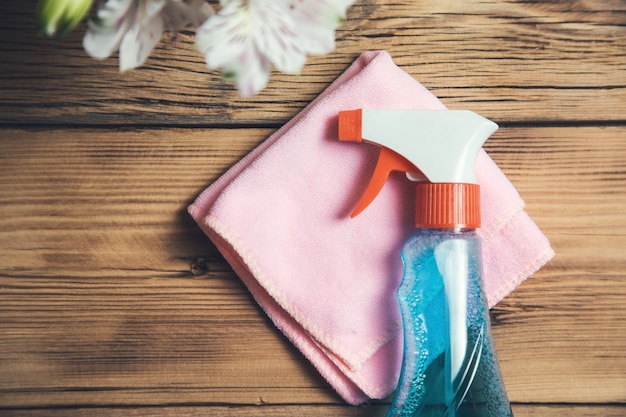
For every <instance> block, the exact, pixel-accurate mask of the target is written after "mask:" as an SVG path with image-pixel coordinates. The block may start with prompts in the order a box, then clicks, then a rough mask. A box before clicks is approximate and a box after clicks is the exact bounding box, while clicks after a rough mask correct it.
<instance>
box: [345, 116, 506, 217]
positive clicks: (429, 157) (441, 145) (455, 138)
mask: <svg viewBox="0 0 626 417" xmlns="http://www.w3.org/2000/svg"><path fill="white" fill-rule="evenodd" d="M497 129H498V125H496V124H495V123H493V122H492V121H491V120H488V119H485V118H484V117H482V116H479V115H478V114H476V113H474V112H471V111H468V110H371V109H359V110H347V111H341V112H339V140H341V141H348V142H362V141H366V142H371V143H374V144H377V145H379V146H381V150H380V154H379V157H378V162H377V164H376V168H375V169H374V174H373V175H372V178H371V180H370V182H369V184H368V186H367V188H366V190H365V193H364V194H363V196H362V197H361V200H360V201H359V203H358V204H357V206H356V208H355V209H354V211H353V213H352V215H351V217H355V216H357V215H358V214H359V213H361V212H362V211H363V210H364V209H365V208H366V207H367V206H368V205H369V204H370V203H371V202H372V201H373V200H374V199H375V198H376V196H377V195H378V193H379V192H380V190H381V189H382V187H383V185H384V184H385V182H386V180H387V178H388V176H389V174H390V173H391V172H392V171H401V172H404V173H406V174H407V177H408V178H409V179H410V180H411V181H422V180H423V179H424V176H425V177H426V179H427V180H428V181H429V182H426V183H420V184H418V186H417V191H418V192H417V195H416V199H417V202H418V204H417V206H416V225H418V226H423V225H426V226H427V227H478V226H477V225H479V224H480V211H479V209H478V207H479V206H478V204H479V188H478V185H477V184H475V182H476V180H475V175H474V170H475V162H476V157H477V155H478V151H479V150H480V148H481V147H482V145H483V143H484V142H485V141H486V140H487V138H489V136H491V134H492V133H493V132H495V131H496V130H497ZM420 173H422V174H423V176H421V175H420Z"/></svg>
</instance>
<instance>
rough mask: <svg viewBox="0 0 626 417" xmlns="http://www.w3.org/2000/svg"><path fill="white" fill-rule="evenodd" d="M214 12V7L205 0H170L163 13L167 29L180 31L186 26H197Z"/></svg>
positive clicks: (193, 27)
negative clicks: (186, 0) (185, 0)
mask: <svg viewBox="0 0 626 417" xmlns="http://www.w3.org/2000/svg"><path fill="white" fill-rule="evenodd" d="M214 13H215V12H214V11H213V8H212V7H211V6H210V5H209V4H208V3H207V2H206V1H205V0H191V1H189V2H184V1H181V0H170V1H168V2H167V4H166V5H165V7H164V8H163V11H162V12H161V15H162V16H163V21H164V22H165V28H166V30H171V31H173V32H178V31H180V30H183V29H186V28H191V29H195V28H197V27H198V26H200V25H201V24H202V23H203V22H204V21H205V20H206V19H207V18H208V17H209V16H211V15H213V14H214Z"/></svg>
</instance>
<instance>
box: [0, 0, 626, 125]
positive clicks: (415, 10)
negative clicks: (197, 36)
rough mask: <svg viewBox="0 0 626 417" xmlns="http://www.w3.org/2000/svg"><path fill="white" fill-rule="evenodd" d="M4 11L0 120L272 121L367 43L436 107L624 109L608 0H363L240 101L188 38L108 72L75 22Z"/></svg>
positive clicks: (24, 10) (111, 65)
mask: <svg viewBox="0 0 626 417" xmlns="http://www.w3.org/2000/svg"><path fill="white" fill-rule="evenodd" d="M5 8H6V12H5V13H2V14H0V37H2V38H3V39H11V42H6V43H3V44H2V45H0V58H1V59H0V92H1V95H0V108H1V109H2V111H1V112H0V122H3V123H12V124H32V123H37V124H50V125H58V124H71V125H74V124H86V125H94V124H95V125H109V126H110V125H112V124H115V125H122V124H129V123H131V124H140V125H156V126H167V125H177V124H184V125H188V126H189V125H195V126H219V125H224V124H236V125H239V124H247V125H250V124H252V125H256V126H258V125H268V124H272V125H273V126H276V125H279V124H282V123H284V122H285V121H286V120H288V119H289V118H291V117H292V116H293V115H294V114H295V113H296V112H297V111H298V110H300V109H302V108H303V107H304V106H305V105H306V104H307V103H309V102H310V101H311V100H312V99H313V98H314V97H316V96H317V95H318V94H319V93H320V92H321V91H323V89H324V88H326V86H327V85H328V84H329V83H330V82H332V81H333V80H334V79H335V78H336V77H337V76H338V75H339V74H340V73H341V72H342V71H343V70H344V69H345V68H346V67H347V66H348V65H349V63H350V62H352V61H353V60H354V59H355V58H356V57H357V56H358V55H359V54H360V53H361V52H363V51H366V50H371V49H386V50H388V51H389V52H390V53H391V55H392V56H393V57H394V60H395V61H396V63H397V64H398V65H400V66H401V67H402V68H403V69H405V70H406V71H407V72H409V73H410V74H412V75H414V76H415V78H416V79H418V80H419V81H421V82H422V83H423V84H424V85H425V86H426V87H428V88H429V89H431V90H432V91H433V93H435V94H436V95H437V96H438V97H440V98H441V99H442V100H443V101H444V102H445V103H446V104H447V105H448V106H449V107H451V108H472V109H474V110H475V111H477V112H479V113H481V114H483V115H484V116H486V117H489V118H492V119H493V120H495V121H497V122H499V123H527V122H535V123H536V122H542V123H553V122H556V121H559V122H563V121H568V122H572V121H585V122H587V123H598V122H607V121H608V122H615V121H620V122H622V121H624V114H626V100H625V99H624V97H625V95H626V91H625V90H626V87H625V86H626V59H624V51H625V50H626V26H624V24H623V23H624V21H626V4H625V3H624V2H623V1H620V0H611V1H609V0H604V1H567V0H560V1H551V2H549V3H548V4H546V3H545V2H538V1H500V0H498V1H496V0H491V1H481V2H473V3H472V4H471V5H468V4H466V3H460V2H458V1H454V0H430V1H419V2H415V1H413V0H401V1H396V2H391V3H389V2H387V3H385V2H381V1H373V0H362V1H359V2H357V3H356V4H355V5H353V6H352V7H351V8H350V10H349V13H348V20H347V22H346V24H345V25H343V26H342V27H341V28H340V30H339V31H338V33H337V45H336V50H335V52H334V53H331V54H329V55H325V56H322V57H310V59H309V61H308V64H307V65H306V66H305V67H304V69H303V70H302V73H301V74H300V75H299V76H293V75H286V74H280V73H276V72H274V73H273V74H272V77H271V81H270V83H269V85H268V88H267V89H265V90H264V91H263V92H262V93H260V94H259V95H257V96H255V97H252V98H241V97H239V96H238V94H237V92H236V91H235V90H234V89H233V86H232V85H230V84H228V83H225V82H223V81H222V80H221V79H220V74H219V73H218V72H217V71H212V70H209V69H208V68H206V67H205V65H204V63H203V62H204V60H203V57H202V56H201V55H200V54H199V53H198V52H197V51H196V50H195V47H194V46H193V36H192V34H188V33H187V34H181V35H179V37H178V41H177V42H173V41H168V40H167V39H166V38H167V37H164V41H163V42H162V43H161V44H160V45H159V46H158V47H157V49H156V50H155V51H154V53H153V54H152V56H151V58H150V59H149V60H148V62H147V63H146V65H145V66H144V67H142V68H141V69H139V70H137V71H129V72H126V73H124V74H120V73H119V71H118V69H117V65H118V63H117V58H116V57H113V58H110V59H108V60H105V61H95V60H92V59H90V58H89V57H87V55H86V54H85V52H84V51H83V50H82V45H81V37H82V33H84V27H83V28H81V29H79V30H77V31H76V32H74V33H72V34H71V35H70V36H69V37H67V38H66V39H63V40H56V39H46V38H44V37H43V36H41V35H37V33H36V31H35V29H34V19H33V15H32V10H34V8H35V1H34V0H28V1H24V2H10V3H8V4H7V5H5Z"/></svg>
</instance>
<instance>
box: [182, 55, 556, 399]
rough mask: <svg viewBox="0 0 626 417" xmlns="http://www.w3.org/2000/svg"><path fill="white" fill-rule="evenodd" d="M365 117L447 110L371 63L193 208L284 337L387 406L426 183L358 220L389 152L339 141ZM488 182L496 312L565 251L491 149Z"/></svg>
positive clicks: (489, 287) (394, 185)
mask: <svg viewBox="0 0 626 417" xmlns="http://www.w3.org/2000/svg"><path fill="white" fill-rule="evenodd" d="M355 108H399V109H443V108H445V107H444V105H443V104H442V103H441V102H440V101H439V100H438V99H437V98H436V97H435V96H433V95H432V94H431V93H430V92H428V90H426V89H425V88H424V87H423V86H422V85H421V84H419V83H418V82H417V81H415V80H414V79H413V78H412V77H411V76H410V75H409V74H407V73H406V72H404V71H403V70H401V69H400V68H398V67H397V66H396V65H395V64H394V63H393V61H392V59H391V57H390V56H389V54H388V53H386V52H381V51H378V52H369V53H365V54H363V55H362V56H361V57H360V58H359V59H358V60H357V61H356V62H354V64H353V65H352V66H350V68H348V70H346V72H345V73H344V74H343V75H341V76H340V77H339V78H338V79H337V80H336V81H335V82H334V83H333V84H332V85H331V86H330V87H328V89H327V90H326V91H324V92H323V93H322V94H321V95H320V96H319V97H317V98H316V99H315V100H314V101H313V102H312V103H311V104H310V105H308V106H307V107H306V108H305V109H304V110H302V111H301V112H300V113H299V114H298V115H297V116H296V117H294V118H293V119H292V120H291V121H290V122H289V123H287V124H286V125H285V126H283V127H282V128H281V129H279V130H278V131H277V132H276V133H274V134H273V135H272V136H271V137H270V138H268V139H267V140H266V141H265V142H263V143H262V144H261V145H260V146H258V147H257V148H256V149H254V150H253V151H252V152H251V153H250V154H249V155H247V156H246V157H245V158H243V159H242V160H241V161H239V162H238V163H237V164H235V165H234V166H233V167H232V168H231V169H230V170H229V171H228V172H226V173H225V174H224V175H223V176H222V177H220V178H219V179H218V180H217V181H215V182H214V183H213V184H212V185H211V186H210V187H209V188H208V189H207V190H205V191H204V192H203V193H202V194H201V195H200V196H199V197H198V198H197V200H196V201H195V202H194V203H193V204H192V205H191V206H190V207H189V213H190V214H191V215H192V216H193V218H194V219H195V220H196V221H197V222H198V224H199V225H200V227H201V228H202V229H203V230H204V231H205V233H206V234H207V235H208V236H209V237H210V238H211V240H212V241H213V242H214V243H215V245H216V246H217V247H218V249H219V250H220V252H221V253H222V254H223V255H224V257H225V258H226V260H227V261H228V262H229V263H230V264H231V266H232V267H233V269H234V271H235V272H236V273H237V274H238V275H239V277H240V278H241V279H242V280H243V282H244V283H245V284H246V286H247V287H248V288H249V290H250V292H251V293H252V295H253V296H254V298H255V299H256V301H257V302H258V303H259V304H260V305H261V307H262V308H263V309H264V310H265V312H266V313H267V314H268V316H269V317H270V318H271V319H272V320H273V322H274V323H275V324H276V326H277V327H278V328H279V329H280V330H281V331H282V332H283V333H284V334H285V335H286V336H287V337H288V338H289V340H290V341H291V342H292V343H293V344H294V345H295V346H297V347H298V348H299V349H300V350H301V351H302V353H303V354H304V355H305V356H306V357H307V358H308V359H309V360H310V361H311V362H312V363H313V365H314V366H315V367H316V368H317V369H318V370H319V372H320V373H321V374H322V375H323V376H324V378H326V379H327V380H328V382H329V383H330V384H331V385H332V386H333V387H334V388H335V390H336V391H337V392H338V393H339V394H340V395H341V396H342V397H343V398H344V399H345V400H346V401H347V402H348V403H351V404H359V403H361V402H363V401H366V400H367V399H368V398H384V397H385V396H387V395H389V394H390V393H391V392H392V391H393V390H394V389H395V386H396V383H397V381H398V377H399V373H400V367H401V361H402V346H403V342H402V337H403V336H402V327H401V321H400V312H399V307H398V303H397V299H396V288H397V287H398V285H399V283H400V279H401V276H402V262H401V260H400V248H401V246H402V244H403V243H404V241H405V240H406V239H407V238H408V236H409V235H410V234H412V233H413V232H414V226H413V214H414V208H413V204H414V202H413V200H414V199H413V197H412V196H413V192H414V185H413V184H411V183H410V182H409V181H407V180H406V178H404V176H403V175H401V174H400V175H392V176H391V177H390V180H389V181H388V183H387V184H386V185H385V187H384V188H383V190H382V191H381V193H380V194H379V195H378V197H377V198H376V199H375V200H374V202H373V203H372V204H371V205H370V206H369V207H368V208H367V210H365V211H364V212H363V213H361V214H360V215H359V216H358V217H356V218H354V219H351V218H350V217H349V214H350V212H351V211H352V209H353V207H354V205H355V203H356V201H358V198H359V197H360V196H361V194H362V191H363V190H364V189H365V187H366V186H367V182H368V180H369V176H370V175H371V173H372V171H373V168H374V164H375V161H376V157H377V153H378V149H377V148H376V147H375V146H368V145H364V144H360V145H357V144H350V143H342V142H339V141H338V140H337V113H338V111H340V110H346V109H355ZM476 170H477V173H476V174H477V180H478V182H479V183H480V184H481V191H482V211H483V227H482V229H481V230H480V232H479V233H480V234H481V235H482V237H483V251H484V265H485V272H484V277H485V281H486V283H485V290H486V293H487V297H488V300H489V303H490V305H492V306H493V305H494V304H495V303H497V302H498V301H499V300H501V299H502V298H503V297H504V296H506V295H507V294H508V293H509V292H510V291H512V290H513V289H514V288H515V287H516V286H517V285H518V284H519V283H520V282H522V281H523V280H524V279H526V278H527V277H528V276H529V275H531V274H533V273H534V272H535V271H536V270H537V269H539V268H540V267H541V266H542V265H544V264H545V263H546V262H547V261H548V260H549V259H551V257H552V256H553V255H554V253H553V251H552V249H551V248H550V243H549V242H548V240H547V239H546V238H545V237H544V235H543V234H542V233H541V232H540V230H539V229H538V228H537V226H536V225H535V224H534V223H533V221H532V220H531V219H530V218H529V217H528V216H527V215H526V213H525V212H524V211H523V207H524V203H523V201H522V200H521V198H520V196H519V195H518V193H517V191H516V190H515V188H514V187H513V185H512V184H511V183H510V182H509V181H508V180H507V178H506V177H505V176H504V174H503V173H502V172H501V171H500V169H499V168H498V167H497V166H496V165H495V163H494V162H493V161H492V160H491V159H490V158H489V156H487V154H486V153H485V152H484V151H483V152H481V154H480V156H479V159H478V162H477V169H476Z"/></svg>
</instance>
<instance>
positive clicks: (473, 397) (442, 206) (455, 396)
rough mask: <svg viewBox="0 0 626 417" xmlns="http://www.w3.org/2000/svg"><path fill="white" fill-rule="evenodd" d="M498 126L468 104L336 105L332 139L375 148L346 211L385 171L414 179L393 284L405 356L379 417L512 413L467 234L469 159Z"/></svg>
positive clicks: (363, 203)
mask: <svg viewBox="0 0 626 417" xmlns="http://www.w3.org/2000/svg"><path fill="white" fill-rule="evenodd" d="M497 129H498V126H497V125H496V124H495V123H493V122H492V121H490V120H488V119H485V118H483V117H481V116H479V115H477V114H476V113H473V112H471V111H467V110H461V111H455V110H365V109H363V110H349V111H342V112H340V113H339V139H340V140H342V141H353V142H361V141H366V142H370V143H374V144H377V145H379V146H380V147H381V150H380V155H379V159H378V163H377V165H376V168H375V171H374V174H373V176H372V179H371V180H370V183H369V185H368V187H367V189H366V191H365V193H364V194H363V197H362V198H361V200H360V201H359V203H358V204H357V207H356V208H355V210H354V212H353V213H352V216H351V217H355V216H356V215H358V214H359V213H360V212H361V211H363V210H364V209H365V208H366V207H367V206H368V205H369V204H370V203H371V202H372V201H373V200H374V199H375V198H376V195H377V194H378V192H379V191H380V190H381V189H382V187H383V185H384V183H385V181H386V179H387V177H388V175H389V173H390V172H391V171H402V172H405V173H406V174H407V177H408V178H409V179H410V180H412V181H416V197H415V198H416V207H415V209H416V211H415V226H416V228H417V231H416V232H415V233H414V234H413V235H412V236H411V237H410V238H409V239H408V240H407V241H406V243H405V244H404V247H403V249H402V261H403V264H404V275H403V277H402V283H401V284H400V287H399V289H398V301H399V303H400V311H401V313H402V320H403V327H404V358H403V363H402V370H401V375H400V381H399V384H398V387H397V389H396V393H395V398H394V400H393V402H392V404H391V408H390V410H389V412H388V414H387V417H391V416H420V417H426V416H427V417H435V416H442V417H443V416H446V417H470V416H473V417H474V416H475V417H479V416H480V417H487V416H489V417H508V416H512V415H513V413H512V411H511V407H510V404H509V401H508V398H507V396H506V392H505V389H504V384H503V381H502V376H501V374H500V368H499V365H498V361H497V358H496V353H495V348H494V343H493V337H492V333H491V324H490V319H489V309H488V306H487V302H486V299H485V295H484V292H483V283H482V255H481V243H480V239H479V237H478V236H477V235H476V228H478V227H480V188H479V185H478V184H476V180H475V174H474V169H475V161H476V157H477V155H478V151H479V150H480V148H481V147H482V145H483V143H484V142H485V141H486V140H487V138H489V136H491V134H492V133H493V132H495V131H496V130H497ZM420 173H421V174H423V175H421V174H420ZM424 177H426V178H424Z"/></svg>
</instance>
